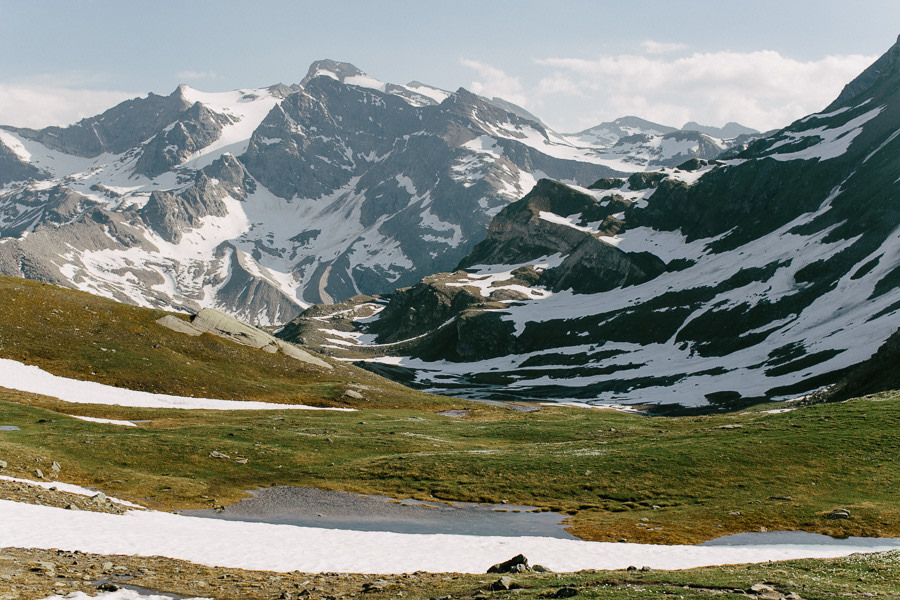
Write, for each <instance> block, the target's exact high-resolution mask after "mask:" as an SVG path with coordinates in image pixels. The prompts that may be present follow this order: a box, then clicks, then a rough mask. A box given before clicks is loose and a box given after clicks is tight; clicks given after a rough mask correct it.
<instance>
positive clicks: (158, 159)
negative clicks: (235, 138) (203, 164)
mask: <svg viewBox="0 0 900 600" xmlns="http://www.w3.org/2000/svg"><path fill="white" fill-rule="evenodd" d="M232 122H233V120H232V118H231V117H229V116H228V115H224V114H221V113H217V112H214V111H212V110H210V109H208V108H207V107H205V106H204V105H203V104H201V103H199V102H195V103H194V104H193V106H191V107H190V108H189V109H187V110H185V111H184V112H182V113H181V114H180V115H179V116H178V120H177V121H175V122H174V123H172V124H171V125H169V126H167V127H166V128H165V129H163V130H162V131H160V132H159V133H157V134H156V135H155V136H153V138H152V139H151V140H150V141H149V142H147V143H146V144H144V147H143V150H142V151H141V155H140V158H138V160H137V162H136V163H135V165H134V172H135V173H139V174H141V175H146V176H147V177H150V178H153V177H156V176H157V175H161V174H162V173H165V172H166V171H170V170H172V169H173V168H175V167H177V166H178V165H180V164H181V163H183V162H184V161H185V159H187V158H188V157H189V156H190V155H191V154H193V153H194V152H197V151H198V150H200V149H202V148H205V147H207V146H208V145H210V144H211V143H213V142H214V141H216V140H217V139H219V136H220V135H221V134H222V129H223V127H225V126H226V125H229V124H231V123H232Z"/></svg>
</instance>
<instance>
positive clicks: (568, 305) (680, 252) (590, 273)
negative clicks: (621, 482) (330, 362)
mask: <svg viewBox="0 0 900 600" xmlns="http://www.w3.org/2000/svg"><path fill="white" fill-rule="evenodd" d="M898 43H900V42H898ZM623 125H625V126H629V127H630V126H633V125H634V122H626V123H623ZM608 130H609V129H607V131H608ZM656 133H657V134H659V133H662V132H659V131H657V132H656ZM898 134H900V45H895V46H894V47H892V48H891V49H890V50H889V51H888V52H887V53H886V54H885V55H884V56H883V57H882V58H880V59H879V60H878V61H877V62H875V63H874V64H873V65H872V66H871V67H870V68H869V69H867V70H866V71H865V72H864V73H862V74H861V75H860V76H859V77H858V78H857V79H855V80H854V81H853V82H851V83H850V84H848V85H847V86H846V87H845V89H844V91H843V92H842V93H841V95H840V96H839V97H838V98H837V99H836V100H835V101H834V102H833V103H832V104H831V105H829V106H828V107H826V108H825V109H824V110H823V111H821V112H819V113H816V114H811V115H809V116H807V117H804V118H802V119H799V120H798V121H796V122H794V123H792V124H791V125H789V126H788V127H786V128H784V129H781V130H779V131H776V132H772V133H770V134H768V135H766V136H764V137H762V138H760V139H757V140H755V141H752V142H751V143H749V144H747V145H746V147H744V148H742V149H735V150H734V151H732V152H730V153H728V154H726V155H724V157H722V158H720V160H704V159H698V158H694V159H692V160H688V161H686V162H684V163H683V164H681V165H679V166H678V167H675V168H665V169H660V170H657V171H653V172H647V171H644V172H638V173H634V174H632V175H630V176H628V177H603V178H600V179H598V180H596V181H595V182H592V184H591V185H588V186H587V187H580V186H577V185H573V184H572V183H570V182H561V181H558V180H557V181H554V180H551V179H549V178H547V179H542V180H540V181H538V183H537V185H536V186H535V187H534V188H533V189H532V190H531V191H530V192H529V193H528V194H527V195H525V196H524V197H523V198H522V199H520V200H518V201H516V202H513V203H512V204H509V205H508V206H506V207H504V208H503V209H502V210H501V211H500V212H499V213H497V215H496V216H495V217H494V218H493V220H492V223H491V226H490V228H489V230H488V234H487V238H486V239H485V240H484V241H482V242H480V243H479V244H478V245H476V246H475V247H474V249H473V251H472V252H471V253H470V254H469V255H468V256H467V257H466V258H464V259H463V260H462V261H461V262H460V264H459V265H457V269H456V270H455V271H452V272H447V273H443V274H435V275H431V276H429V277H427V278H425V279H423V280H422V281H420V282H419V283H417V284H416V285H413V286H410V287H408V288H404V289H400V290H397V291H395V292H394V293H392V294H391V295H389V296H387V297H380V298H376V297H358V298H354V299H352V300H350V301H347V302H344V303H341V304H338V305H335V306H316V307H313V308H311V309H309V310H307V311H306V312H305V313H304V314H302V315H301V316H300V317H298V319H296V320H294V321H293V322H292V323H291V324H290V325H289V326H288V327H286V328H285V329H284V330H283V331H282V333H281V335H283V336H285V337H286V338H287V339H295V340H302V341H304V342H305V343H307V344H310V345H312V346H313V347H316V348H319V349H321V350H322V351H325V352H330V353H333V354H335V355H338V356H342V357H344V358H347V359H356V360H358V361H360V363H361V364H367V365H368V366H369V368H371V369H373V370H376V371H378V372H381V373H384V374H387V375H390V376H391V377H394V378H395V379H400V380H403V381H405V382H407V383H410V384H413V385H417V386H420V387H423V388H425V389H429V390H432V391H440V392H445V393H454V394H458V395H466V396H472V397H482V398H495V399H510V398H512V399H534V398H552V399H554V400H560V399H570V400H576V401H580V402H588V403H593V404H606V403H609V404H623V403H624V404H661V405H666V404H678V405H681V406H693V407H706V408H707V409H708V408H709V407H717V406H718V407H727V408H733V407H735V406H740V405H742V404H748V403H753V402H759V401H760V400H769V399H787V398H794V397H797V396H799V395H801V394H805V393H809V392H811V391H813V390H816V389H818V388H820V387H822V386H826V385H830V384H834V383H835V382H838V381H854V380H855V381H857V383H859V380H860V379H861V377H862V378H863V379H865V378H869V379H870V380H871V372H873V371H877V370H880V369H881V368H883V366H884V365H885V364H890V363H891V361H892V360H894V359H892V358H891V357H896V351H895V350H891V348H894V347H895V346H896V336H895V337H894V338H891V336H892V334H894V333H895V332H896V331H897V329H898V320H897V315H898V310H900V299H898V294H897V288H898V286H900V208H898V202H897V198H898V188H897V186H898V184H900V179H898V178H897V173H898V172H900V162H898V161H900V140H898V139H897V138H898ZM665 135H669V134H665ZM625 139H627V138H625ZM620 141H621V140H620ZM889 338H890V339H891V340H892V341H891V342H890V343H886V342H888V341H889ZM879 348H882V353H880V354H879V355H880V357H881V358H880V359H872V360H869V357H871V356H872V355H873V354H875V353H876V351H878V350H879ZM891 352H893V354H891ZM884 353H887V354H884ZM860 363H864V364H865V365H868V366H867V367H866V368H867V369H868V370H867V371H865V373H869V376H861V375H860V373H863V372H862V371H858V370H857V371H854V370H853V369H854V367H855V366H856V365H859V364H860ZM848 373H849V374H850V375H848ZM847 377H849V379H847Z"/></svg>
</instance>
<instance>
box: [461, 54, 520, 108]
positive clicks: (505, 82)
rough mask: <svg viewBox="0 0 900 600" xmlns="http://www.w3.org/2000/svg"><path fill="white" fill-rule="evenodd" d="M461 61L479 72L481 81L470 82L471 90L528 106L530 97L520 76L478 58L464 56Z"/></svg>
mask: <svg viewBox="0 0 900 600" xmlns="http://www.w3.org/2000/svg"><path fill="white" fill-rule="evenodd" d="M460 63H461V64H462V65H463V66H465V67H469V68H470V69H474V70H475V71H476V72H477V73H478V77H479V78H480V81H473V82H472V83H471V84H470V87H471V90H472V91H473V92H475V93H476V94H479V95H482V96H487V97H489V98H492V97H494V96H497V97H500V98H503V99H504V100H508V101H510V102H514V103H516V104H518V105H520V106H523V107H525V108H528V105H529V104H530V99H529V97H528V96H527V95H526V94H525V89H524V87H523V86H522V82H521V80H520V79H519V78H518V77H513V76H511V75H507V74H506V73H504V72H503V71H502V70H500V69H498V68H496V67H492V66H491V65H489V64H487V63H483V62H481V61H477V60H469V59H466V58H463V59H461V60H460Z"/></svg>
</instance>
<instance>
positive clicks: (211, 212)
mask: <svg viewBox="0 0 900 600" xmlns="http://www.w3.org/2000/svg"><path fill="white" fill-rule="evenodd" d="M223 195H224V191H223V190H222V189H221V187H220V186H219V185H218V184H217V183H213V180H211V179H210V178H209V177H207V175H206V174H205V173H203V172H202V171H201V172H199V173H198V174H197V178H196V180H195V182H194V185H192V186H191V187H189V188H188V189H187V190H185V191H184V192H182V193H181V194H173V193H171V192H153V193H151V194H150V200H149V202H147V204H146V205H145V206H144V208H143V209H141V211H140V215H141V217H142V218H143V220H144V222H146V223H147V225H148V226H149V227H150V228H151V229H153V230H154V231H155V232H156V233H158V234H159V235H160V237H162V238H163V239H164V240H166V241H167V242H171V243H173V244H177V243H178V242H179V241H181V237H182V233H183V232H184V231H187V230H190V229H195V228H196V227H199V225H200V220H201V219H202V218H203V217H208V216H215V217H224V216H225V215H226V214H227V210H226V208H225V204H224V203H223V202H222V200H221V197H222V196H223Z"/></svg>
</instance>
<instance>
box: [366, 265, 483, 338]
mask: <svg viewBox="0 0 900 600" xmlns="http://www.w3.org/2000/svg"><path fill="white" fill-rule="evenodd" d="M483 304H484V300H483V299H482V297H481V295H480V294H477V293H475V292H473V291H472V290H469V289H465V288H461V287H449V286H447V285H446V283H443V282H441V281H439V280H435V279H426V280H424V281H423V282H422V283H419V284H417V285H415V286H414V287H411V288H403V289H399V290H397V291H396V292H394V293H393V294H392V295H391V301H390V302H389V303H388V305H387V307H386V308H385V309H384V312H383V313H382V314H381V315H380V318H379V319H378V321H377V325H375V326H373V327H372V329H371V330H370V331H371V332H372V333H375V334H377V335H378V339H379V341H380V342H381V343H386V344H387V343H392V342H397V341H400V340H405V339H407V338H411V337H415V336H418V335H421V334H423V333H426V332H428V331H431V330H433V329H436V328H439V327H441V326H442V325H443V324H444V323H446V322H447V321H449V320H450V319H451V318H452V317H454V316H456V315H458V314H459V313H461V312H463V311H464V310H466V309H468V308H471V307H473V306H479V305H483Z"/></svg>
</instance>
